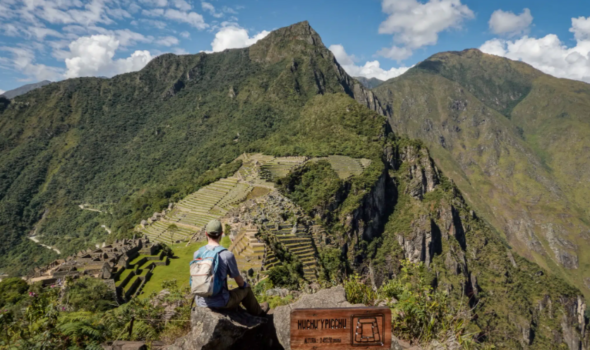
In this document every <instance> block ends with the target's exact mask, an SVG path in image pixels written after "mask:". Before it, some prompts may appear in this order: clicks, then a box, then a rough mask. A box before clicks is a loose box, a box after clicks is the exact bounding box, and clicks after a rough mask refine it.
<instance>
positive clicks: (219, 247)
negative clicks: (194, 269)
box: [211, 245, 227, 276]
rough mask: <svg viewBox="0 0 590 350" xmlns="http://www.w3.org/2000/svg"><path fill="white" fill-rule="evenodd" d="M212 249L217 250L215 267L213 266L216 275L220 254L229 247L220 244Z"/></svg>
mask: <svg viewBox="0 0 590 350" xmlns="http://www.w3.org/2000/svg"><path fill="white" fill-rule="evenodd" d="M211 250H212V251H214V252H215V267H214V268H213V276H215V275H216V274H217V268H218V267H219V254H221V252H223V251H224V250H227V249H225V248H224V247H222V246H220V245H219V246H217V247H215V248H213V249H211Z"/></svg>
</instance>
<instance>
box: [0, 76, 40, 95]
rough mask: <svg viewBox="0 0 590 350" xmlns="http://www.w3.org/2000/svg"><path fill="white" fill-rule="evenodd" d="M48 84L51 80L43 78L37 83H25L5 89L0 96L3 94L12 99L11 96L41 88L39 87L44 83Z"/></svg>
mask: <svg viewBox="0 0 590 350" xmlns="http://www.w3.org/2000/svg"><path fill="white" fill-rule="evenodd" d="M49 84H51V82H50V81H49V80H43V81H40V82H38V83H32V84H26V85H23V86H20V87H17V88H16V89H12V90H8V91H5V92H4V93H3V94H1V95H0V96H4V97H6V98H8V99H12V98H15V97H17V96H20V95H24V94H26V93H27V92H29V91H32V90H35V89H38V88H41V87H43V86H45V85H49Z"/></svg>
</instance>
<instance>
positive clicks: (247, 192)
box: [137, 154, 371, 282]
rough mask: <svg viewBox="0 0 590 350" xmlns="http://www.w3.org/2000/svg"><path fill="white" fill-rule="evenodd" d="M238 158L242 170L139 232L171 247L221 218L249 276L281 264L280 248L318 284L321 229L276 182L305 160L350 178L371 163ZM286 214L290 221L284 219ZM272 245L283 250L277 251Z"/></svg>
mask: <svg viewBox="0 0 590 350" xmlns="http://www.w3.org/2000/svg"><path fill="white" fill-rule="evenodd" d="M238 159H240V160H241V161H242V166H241V167H240V169H239V170H238V171H237V172H236V173H235V174H234V175H233V176H232V177H229V178H225V179H221V180H219V181H216V182H214V183H212V184H209V185H207V186H204V187H202V188H201V189H199V190H198V191H197V192H195V193H192V194H190V195H188V196H187V197H186V198H184V199H183V200H181V201H179V202H178V203H175V204H170V206H169V207H168V209H167V210H165V211H163V212H162V213H154V215H153V216H152V217H151V218H150V219H148V220H146V221H142V223H141V225H140V226H138V228H137V229H138V230H139V231H140V232H141V233H143V234H144V235H145V236H147V237H149V238H150V239H152V240H154V241H158V242H162V243H166V244H172V243H178V242H190V241H196V240H199V239H203V237H204V235H203V227H204V226H205V225H206V224H207V222H208V221H209V220H211V219H221V220H222V222H224V223H227V224H229V225H230V226H231V230H232V231H231V235H230V238H231V240H232V245H231V247H230V250H231V251H232V252H233V253H234V254H235V255H236V258H237V259H238V262H239V266H241V267H247V268H245V271H250V275H252V274H257V273H260V272H262V271H265V270H268V269H270V268H272V267H273V266H274V265H275V264H276V263H277V262H278V261H279V260H278V257H277V255H276V251H275V250H276V249H280V250H283V251H285V252H289V253H291V254H293V255H294V256H295V257H297V259H299V260H300V261H301V263H302V264H303V266H304V267H303V271H304V276H305V278H306V279H307V280H308V281H310V282H311V281H315V280H316V279H317V277H316V268H317V266H316V258H317V257H316V252H317V250H316V249H315V248H314V242H315V241H319V240H320V239H319V238H318V237H314V235H313V232H316V234H317V232H320V231H321V229H320V228H319V226H318V225H317V224H315V223H314V222H313V221H312V220H311V219H309V218H304V217H303V214H302V213H301V210H299V209H298V208H296V206H295V205H294V204H292V203H290V202H289V201H288V199H287V198H285V197H283V196H281V195H280V194H279V193H278V192H277V191H276V190H275V185H274V181H276V180H277V179H279V178H282V177H284V176H286V175H287V174H289V172H290V171H292V170H294V169H295V168H297V167H299V166H302V165H304V164H305V163H306V162H317V161H320V160H326V161H328V162H329V163H330V165H331V166H332V168H333V169H334V171H335V172H336V173H337V174H338V176H339V178H341V179H344V180H345V179H348V178H350V177H352V176H357V175H360V174H361V173H362V172H363V171H364V169H365V168H367V167H368V166H369V165H370V163H371V161H370V160H368V159H354V158H350V157H346V156H339V155H333V156H328V157H323V158H310V157H273V156H268V155H263V154H243V155H241V156H240V157H239V158H238ZM281 203H283V204H281ZM285 203H289V204H288V205H285ZM244 208H245V209H244ZM287 213H288V214H287ZM287 216H289V217H290V219H285V217H287ZM271 245H272V246H275V247H280V248H275V249H274V250H273V249H272V248H270V246H271Z"/></svg>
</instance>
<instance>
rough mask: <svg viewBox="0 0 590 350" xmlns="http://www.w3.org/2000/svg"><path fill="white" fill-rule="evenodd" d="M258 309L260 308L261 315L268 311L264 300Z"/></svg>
mask: <svg viewBox="0 0 590 350" xmlns="http://www.w3.org/2000/svg"><path fill="white" fill-rule="evenodd" d="M260 309H261V310H262V314H261V315H266V314H267V313H268V310H269V309H270V307H269V306H268V303H267V302H266V301H265V302H264V303H261V304H260Z"/></svg>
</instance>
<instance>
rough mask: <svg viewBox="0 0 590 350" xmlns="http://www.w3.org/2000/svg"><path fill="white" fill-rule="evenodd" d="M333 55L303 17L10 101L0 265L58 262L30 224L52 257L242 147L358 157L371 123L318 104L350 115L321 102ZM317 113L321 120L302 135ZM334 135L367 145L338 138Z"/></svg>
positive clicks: (181, 187) (331, 88)
mask: <svg viewBox="0 0 590 350" xmlns="http://www.w3.org/2000/svg"><path fill="white" fill-rule="evenodd" d="M293 38H299V39H293ZM307 38H313V40H307ZM331 57H332V55H331V53H330V52H329V50H328V49H327V48H325V47H324V46H323V45H322V44H321V39H320V38H319V36H318V35H317V33H315V32H314V31H313V29H311V28H310V27H309V25H308V24H307V23H301V24H299V25H296V26H293V27H290V28H285V29H281V30H278V31H275V32H273V33H272V34H271V35H269V36H268V37H267V38H265V39H264V40H261V41H259V42H258V43H257V44H256V45H254V46H252V47H250V48H247V49H239V50H229V51H226V52H223V53H216V54H204V53H202V54H198V55H186V56H175V55H172V54H167V55H162V56H159V57H157V58H156V59H154V60H153V61H152V62H150V63H149V64H148V65H147V66H146V67H145V68H144V69H143V70H142V71H140V72H136V73H129V74H123V75H119V76H116V77H114V78H112V79H98V78H80V79H70V80H66V81H63V82H59V83H55V84H51V85H48V86H46V87H44V88H41V89H38V90H34V91H32V92H30V93H28V94H26V95H23V96H19V97H17V98H15V99H14V100H12V101H11V102H10V104H8V106H7V107H6V108H5V109H4V108H3V109H2V110H1V111H0V150H1V153H0V174H1V175H0V231H2V232H3V240H2V242H0V271H2V272H9V273H13V274H18V273H24V272H25V271H27V270H28V269H30V267H31V266H34V265H39V264H42V263H46V262H48V261H50V260H51V259H55V258H56V257H57V255H56V254H55V253H54V252H52V251H50V250H48V249H45V248H42V247H40V246H38V245H36V244H35V243H33V242H32V241H29V240H27V239H25V235H26V234H28V233H29V232H31V231H32V230H33V228H34V227H35V228H36V233H37V236H38V237H39V239H40V240H41V242H42V243H44V244H47V245H50V246H56V247H57V248H59V249H60V250H61V251H62V255H67V254H71V253H74V252H75V251H77V250H79V249H81V248H85V247H88V246H92V245H94V244H96V243H101V242H103V241H105V240H107V239H113V238H114V237H121V236H125V235H127V236H129V235H132V233H131V232H130V231H129V230H130V228H132V227H133V225H136V224H137V223H138V220H140V219H144V218H146V217H149V216H151V214H153V212H155V211H158V210H160V209H162V207H164V206H166V205H167V204H168V202H169V201H173V200H175V198H177V196H181V195H182V194H186V193H187V191H190V190H191V189H195V188H197V187H198V186H199V185H200V184H203V183H204V182H200V181H201V180H199V179H200V177H201V176H202V175H203V174H204V173H205V172H206V171H207V170H211V169H216V168H217V167H219V166H220V165H222V164H224V163H225V164H228V163H230V162H231V161H233V160H234V159H235V158H236V157H237V156H238V155H240V154H241V153H243V152H245V151H265V152H266V153H270V154H284V155H317V154H323V155H327V154H332V153H335V152H336V153H343V154H350V155H354V154H358V153H364V152H362V150H364V149H366V148H367V147H369V148H370V147H372V145H371V143H369V142H366V141H367V140H368V139H367V138H366V135H363V133H362V128H363V124H364V123H367V124H370V121H369V120H364V119H359V120H356V119H354V118H350V119H349V120H351V121H354V122H355V123H356V124H355V125H348V126H340V125H338V124H335V123H334V124H332V125H329V124H328V122H327V121H328V120H331V121H336V120H335V119H334V118H341V117H342V116H341V115H340V111H339V112H338V113H339V114H335V115H330V113H333V112H326V113H324V111H323V109H324V106H323V104H326V105H327V106H326V107H327V108H328V109H329V110H330V111H336V106H339V107H344V108H346V106H344V105H342V104H341V103H342V101H346V105H347V106H353V107H352V110H351V112H350V113H351V114H353V113H354V112H355V111H359V110H360V106H358V105H356V103H355V102H354V101H353V100H351V99H348V97H346V96H340V97H334V96H331V93H337V92H342V91H350V87H348V86H343V84H344V82H343V81H342V79H341V78H342V77H341V76H339V75H338V74H335V69H336V68H337V67H336V66H334V64H333V61H332V60H331ZM318 77H320V78H318ZM318 94H326V96H325V97H322V96H320V97H317V98H315V99H314V97H315V96H316V95H318ZM306 106H307V107H306ZM334 113H335V112H334ZM363 113H364V114H363V115H367V116H370V117H371V118H373V122H378V121H377V118H375V116H374V115H373V114H370V113H368V111H366V112H363ZM324 115H325V116H328V117H329V118H327V121H326V122H324V121H323V120H322V119H323V118H324ZM303 120H305V122H303ZM314 120H315V121H316V123H315V124H317V125H315V126H316V127H321V128H319V129H318V130H315V131H316V132H315V133H314V132H312V133H309V135H308V134H306V133H307V132H308V131H309V130H307V128H308V127H310V126H312V125H314V124H307V123H309V122H312V121H314ZM357 126H360V129H359V130H361V132H360V134H358V135H357V132H356V131H355V130H353V127H357ZM341 132H346V133H347V135H351V136H357V139H358V138H360V139H362V140H364V141H363V142H358V141H357V140H353V139H351V140H350V142H347V143H343V144H340V140H339V139H338V138H339V137H340V136H342V135H341ZM326 135H331V140H332V141H330V142H329V143H324V142H323V140H322V138H323V137H325V136H326ZM309 141H313V142H309ZM334 146H336V148H333V147H334ZM236 166H237V165H236ZM228 169H229V168H228ZM227 173H229V172H227ZM79 205H86V206H85V208H86V209H92V210H81V209H80V208H79ZM97 210H99V211H101V212H98V211H97ZM102 225H105V226H106V227H107V228H109V229H111V230H112V231H113V234H112V235H110V236H108V235H107V232H106V230H105V229H104V228H103V227H102Z"/></svg>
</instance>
